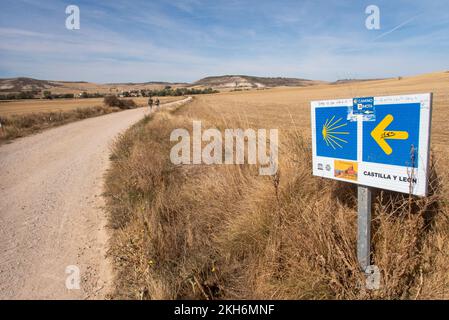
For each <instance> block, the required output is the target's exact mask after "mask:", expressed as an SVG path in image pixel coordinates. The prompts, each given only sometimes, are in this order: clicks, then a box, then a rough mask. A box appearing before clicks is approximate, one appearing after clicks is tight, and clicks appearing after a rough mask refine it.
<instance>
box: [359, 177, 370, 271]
mask: <svg viewBox="0 0 449 320" xmlns="http://www.w3.org/2000/svg"><path fill="white" fill-rule="evenodd" d="M357 193H358V194H357V202H358V204H357V206H358V210H357V213H358V215H357V260H358V261H359V264H360V267H361V268H362V270H363V271H366V268H367V267H368V266H369V265H370V264H371V262H370V253H371V188H369V187H366V186H360V185H359V186H358V188H357Z"/></svg>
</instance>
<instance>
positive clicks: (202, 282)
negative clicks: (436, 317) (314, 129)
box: [106, 74, 449, 299]
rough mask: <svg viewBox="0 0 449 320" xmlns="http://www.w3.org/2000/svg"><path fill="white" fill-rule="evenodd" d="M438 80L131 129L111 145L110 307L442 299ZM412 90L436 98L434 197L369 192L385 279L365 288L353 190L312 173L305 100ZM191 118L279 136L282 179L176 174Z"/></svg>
mask: <svg viewBox="0 0 449 320" xmlns="http://www.w3.org/2000/svg"><path fill="white" fill-rule="evenodd" d="M438 75H440V74H438ZM438 75H433V76H429V79H428V80H427V81H426V82H423V83H424V85H423V87H413V83H411V82H413V81H416V82H417V83H418V82H420V81H418V80H419V79H418V80H416V79H404V80H401V81H409V82H408V86H407V85H405V86H402V85H403V82H401V81H399V83H401V86H397V87H395V86H394V85H392V83H391V82H388V81H387V82H385V83H384V84H382V82H381V81H379V83H380V84H379V85H378V86H377V85H376V83H377V81H376V82H375V83H374V82H373V83H372V84H371V85H368V84H363V86H367V87H363V88H359V91H358V92H357V93H356V94H350V93H349V91H351V90H352V89H351V87H350V85H348V84H347V85H339V86H338V87H337V86H322V87H321V88H318V87H312V88H302V89H282V90H268V91H263V92H245V93H228V94H218V95H213V96H204V97H203V96H201V97H197V98H196V101H195V102H194V103H192V104H190V105H187V106H186V107H183V108H181V109H179V110H174V111H171V112H162V113H159V114H156V115H154V116H153V118H152V119H150V118H147V119H145V120H144V121H142V122H141V123H139V124H138V125H136V126H134V127H133V128H132V129H131V130H129V131H128V132H127V133H126V134H125V135H123V136H121V137H120V138H119V140H118V141H117V142H116V144H115V146H114V150H113V154H112V160H113V164H112V168H111V170H110V172H109V173H108V177H107V192H106V194H107V196H108V207H109V209H110V212H111V217H110V222H111V225H112V226H113V228H114V236H113V243H112V248H111V255H112V256H113V258H114V261H115V267H116V271H117V281H116V283H117V288H116V292H115V294H114V297H116V298H130V299H185V298H192V299H232V298H242V299H259V298H267V299H430V298H436V299H448V298H449V287H448V280H449V279H448V275H449V263H448V262H449V257H448V254H447V252H449V248H448V246H449V242H448V237H449V220H448V218H449V208H448V205H449V203H448V201H447V199H448V198H449V197H448V195H449V182H448V180H447V179H448V170H447V166H446V164H447V147H445V145H444V143H443V142H444V141H443V142H442V141H439V138H440V136H441V137H442V138H446V137H445V136H444V137H443V131H444V130H445V124H444V123H443V122H442V121H439V119H440V118H441V117H443V116H444V115H445V114H446V115H447V112H448V111H446V109H445V107H446V106H447V104H448V101H447V100H444V101H443V99H442V97H443V96H444V94H446V92H445V91H444V90H443V88H444V87H443V86H442V85H440V84H441V83H440V82H441V79H445V81H446V80H447V75H444V76H442V77H440V78H438ZM435 78H437V80H436V82H435V83H434V84H431V83H430V80H432V79H435ZM390 81H391V80H390ZM429 83H430V84H429ZM406 84H407V82H406ZM426 85H429V86H433V88H434V89H432V90H428V88H427V87H426ZM352 86H353V84H352ZM360 86H362V85H360ZM382 90H383V91H384V92H383V93H381V91H382ZM417 90H418V91H420V92H425V91H434V92H436V99H435V109H434V120H435V121H434V127H433V133H434V140H433V141H434V144H433V147H434V149H435V151H434V152H433V156H432V170H431V173H432V174H431V188H430V189H431V190H430V195H429V197H427V198H417V197H409V196H408V195H404V194H398V193H394V192H382V191H378V192H377V193H376V194H375V196H374V200H373V202H374V205H373V230H372V234H373V241H372V252H373V255H372V263H373V264H375V265H377V266H378V267H379V269H380V271H381V276H382V280H381V288H380V289H379V290H376V291H367V290H366V289H365V286H364V276H363V274H362V273H361V272H360V270H359V268H358V266H357V259H356V242H355V240H356V188H355V186H353V185H350V184H344V183H338V182H335V181H331V180H326V179H320V178H317V177H313V176H312V175H311V158H310V157H311V150H310V137H309V133H308V130H309V111H308V109H309V102H308V101H309V100H310V99H311V98H312V97H314V99H325V98H331V97H347V96H349V97H351V96H355V95H359V94H363V95H365V94H366V95H369V94H394V93H399V92H409V93H413V92H415V91H417ZM386 91H388V92H386ZM334 94H335V95H334ZM286 110H287V111H289V112H287V111H286ZM192 119H201V120H202V121H203V126H204V127H217V128H219V129H223V128H225V127H230V128H239V127H240V128H246V127H253V128H258V127H264V128H267V129H268V128H280V135H281V136H280V142H281V146H280V155H279V161H280V163H279V168H280V169H279V173H278V175H276V176H275V177H261V176H259V175H258V172H257V167H255V166H248V165H242V166H205V165H197V166H174V165H173V164H171V163H170V161H169V151H170V148H171V144H170V142H169V136H170V133H171V131H172V130H173V129H174V128H186V129H189V128H191V126H192ZM292 119H293V121H292ZM446 129H447V126H446ZM435 136H436V137H437V138H435ZM446 139H447V138H446ZM435 141H436V143H435ZM444 148H446V149H444Z"/></svg>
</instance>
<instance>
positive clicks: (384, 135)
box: [371, 114, 408, 155]
mask: <svg viewBox="0 0 449 320" xmlns="http://www.w3.org/2000/svg"><path fill="white" fill-rule="evenodd" d="M393 120H394V118H393V116H392V115H391V114H388V115H387V116H386V117H385V118H384V119H383V120H382V121H381V122H380V123H379V124H378V125H377V127H375V128H374V130H373V131H371V137H373V139H374V141H376V142H377V144H378V145H379V147H381V149H382V150H383V151H384V152H385V154H387V155H390V154H391V153H392V152H393V149H391V147H390V145H389V144H388V143H387V142H386V141H385V140H386V139H396V140H407V139H408V132H407V131H387V130H385V129H386V128H387V127H388V126H389V125H390V123H392V122H393Z"/></svg>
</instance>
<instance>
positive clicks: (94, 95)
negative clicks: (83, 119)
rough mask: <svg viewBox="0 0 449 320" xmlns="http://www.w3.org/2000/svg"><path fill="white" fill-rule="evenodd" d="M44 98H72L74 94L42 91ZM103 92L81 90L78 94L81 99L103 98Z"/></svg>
mask: <svg viewBox="0 0 449 320" xmlns="http://www.w3.org/2000/svg"><path fill="white" fill-rule="evenodd" d="M43 97H44V99H50V100H51V99H73V98H75V95H74V94H73V93H61V94H54V93H51V91H44V92H43ZM103 97H104V94H101V93H98V92H96V93H87V92H86V91H84V92H82V93H81V94H80V95H79V98H81V99H88V98H103Z"/></svg>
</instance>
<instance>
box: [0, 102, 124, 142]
mask: <svg viewBox="0 0 449 320" xmlns="http://www.w3.org/2000/svg"><path fill="white" fill-rule="evenodd" d="M117 111H121V109H120V108H115V107H114V108H111V107H106V106H98V107H90V108H78V109H75V110H70V111H65V112H62V111H59V112H40V113H29V114H23V115H22V114H19V115H11V116H2V117H0V123H1V124H2V127H1V128H0V143H1V142H5V141H10V140H13V139H16V138H20V137H25V136H28V135H30V134H33V133H36V132H40V131H42V130H44V129H48V128H53V127H56V126H60V125H63V124H66V123H69V122H74V121H77V120H82V119H87V118H92V117H97V116H102V115H105V114H108V113H112V112H117Z"/></svg>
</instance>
